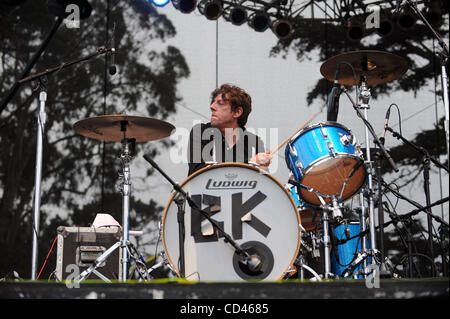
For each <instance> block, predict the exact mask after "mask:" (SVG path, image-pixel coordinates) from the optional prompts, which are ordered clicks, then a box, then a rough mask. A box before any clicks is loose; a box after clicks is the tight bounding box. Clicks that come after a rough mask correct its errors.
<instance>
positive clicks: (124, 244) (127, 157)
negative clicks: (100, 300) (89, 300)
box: [76, 121, 149, 282]
mask: <svg viewBox="0 0 450 319" xmlns="http://www.w3.org/2000/svg"><path fill="white" fill-rule="evenodd" d="M120 124H121V131H123V132H124V139H123V140H122V153H121V154H120V161H121V164H122V172H119V180H120V182H121V183H120V185H118V189H119V191H120V192H121V193H122V224H123V225H122V239H121V240H120V241H119V242H117V243H115V244H114V245H113V246H111V247H110V248H109V249H108V250H106V251H105V252H104V253H103V254H102V255H101V256H100V257H98V258H97V259H96V260H95V261H94V263H93V264H92V266H90V267H89V268H88V269H86V270H85V271H84V272H82V273H81V274H80V275H79V276H78V278H77V280H76V282H81V281H83V280H84V279H86V278H87V277H88V276H89V275H90V274H91V273H95V274H96V275H97V276H99V277H100V278H101V279H102V280H104V281H107V282H110V281H109V280H107V278H105V277H104V276H100V275H101V274H100V273H99V272H97V271H96V268H97V267H99V266H100V265H101V264H102V262H104V261H105V260H106V259H107V258H108V257H109V255H111V254H112V252H113V251H114V250H116V249H117V248H120V249H121V254H120V255H121V259H120V264H121V265H120V266H121V267H120V269H121V276H120V280H121V281H123V282H125V281H126V280H127V277H128V264H129V260H130V257H131V259H132V260H133V261H134V262H135V264H136V267H137V268H138V272H139V274H140V275H141V277H143V279H148V275H149V272H148V270H147V269H146V265H145V263H144V262H143V258H142V256H141V255H139V253H138V252H137V250H136V248H135V247H134V245H133V244H132V243H131V242H130V233H129V215H130V194H131V174H130V162H131V159H132V155H131V151H130V144H131V145H133V146H132V148H134V143H135V139H127V138H125V132H126V126H127V125H128V122H127V121H121V123H120ZM99 274H100V275H99Z"/></svg>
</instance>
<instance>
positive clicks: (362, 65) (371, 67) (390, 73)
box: [320, 50, 408, 86]
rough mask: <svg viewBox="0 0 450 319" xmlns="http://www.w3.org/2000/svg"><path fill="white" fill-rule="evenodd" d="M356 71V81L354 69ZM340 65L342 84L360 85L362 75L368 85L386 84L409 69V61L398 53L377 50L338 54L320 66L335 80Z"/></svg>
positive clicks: (327, 77)
mask: <svg viewBox="0 0 450 319" xmlns="http://www.w3.org/2000/svg"><path fill="white" fill-rule="evenodd" d="M343 62H346V63H349V64H350V65H351V66H352V67H353V69H354V70H355V73H356V81H357V83H355V78H354V75H353V71H352V69H351V68H350V67H349V65H347V64H346V63H343ZM338 67H339V75H338V83H340V84H342V85H350V86H351V85H355V84H356V85H359V84H360V80H361V77H363V76H364V77H365V79H366V84H367V85H368V86H373V85H378V84H384V83H387V82H391V81H394V80H396V79H398V78H400V77H401V76H402V75H403V74H405V72H406V71H407V70H408V62H407V61H406V60H405V59H404V58H402V57H399V56H398V55H395V54H392V53H388V52H383V51H376V50H361V51H352V52H347V53H342V54H338V55H336V56H334V57H332V58H330V59H328V60H327V61H325V62H324V63H323V64H322V66H321V67H320V73H321V74H322V75H323V76H324V77H325V78H326V79H327V80H328V81H331V82H334V80H335V75H336V70H337V69H338Z"/></svg>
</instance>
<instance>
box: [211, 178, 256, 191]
mask: <svg viewBox="0 0 450 319" xmlns="http://www.w3.org/2000/svg"><path fill="white" fill-rule="evenodd" d="M257 184H258V182H257V181H225V180H222V181H221V180H213V179H212V178H210V179H208V182H207V183H206V189H255V187H256V185H257Z"/></svg>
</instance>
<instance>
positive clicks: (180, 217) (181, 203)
mask: <svg viewBox="0 0 450 319" xmlns="http://www.w3.org/2000/svg"><path fill="white" fill-rule="evenodd" d="M175 204H177V207H178V214H177V221H178V240H179V248H180V275H181V277H182V278H184V277H185V259H184V239H185V226H184V215H185V210H184V209H185V205H186V199H185V198H184V197H183V196H182V195H178V196H177V197H176V198H175Z"/></svg>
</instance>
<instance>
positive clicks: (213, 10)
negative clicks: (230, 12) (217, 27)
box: [198, 0, 223, 20]
mask: <svg viewBox="0 0 450 319" xmlns="http://www.w3.org/2000/svg"><path fill="white" fill-rule="evenodd" d="M198 11H200V13H201V14H203V15H204V16H205V17H206V18H207V19H208V20H217V19H218V18H219V17H220V16H221V15H222V11H223V6H222V1H220V0H202V1H200V3H199V4H198Z"/></svg>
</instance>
